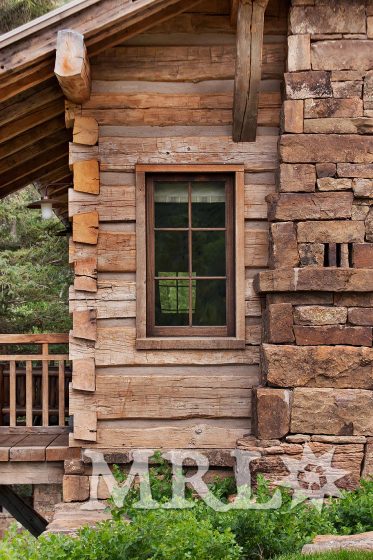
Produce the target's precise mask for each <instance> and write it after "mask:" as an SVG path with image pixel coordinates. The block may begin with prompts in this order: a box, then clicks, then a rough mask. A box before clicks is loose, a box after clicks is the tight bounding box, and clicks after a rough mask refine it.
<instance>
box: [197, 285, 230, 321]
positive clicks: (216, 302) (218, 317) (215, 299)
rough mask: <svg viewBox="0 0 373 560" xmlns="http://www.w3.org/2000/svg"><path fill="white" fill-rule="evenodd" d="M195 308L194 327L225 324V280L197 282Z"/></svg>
mask: <svg viewBox="0 0 373 560" xmlns="http://www.w3.org/2000/svg"><path fill="white" fill-rule="evenodd" d="M196 282H197V287H196V304H195V305H196V308H195V313H194V314H193V324H194V325H196V326H201V327H202V326H218V325H225V324H226V321H227V319H226V306H225V302H226V293H225V292H226V283H225V280H197V281H196Z"/></svg>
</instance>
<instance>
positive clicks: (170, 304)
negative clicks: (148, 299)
mask: <svg viewBox="0 0 373 560" xmlns="http://www.w3.org/2000/svg"><path fill="white" fill-rule="evenodd" d="M172 275H173V276H175V274H174V273H172ZM162 276H167V275H166V274H164V273H162ZM182 276H183V275H182V274H180V277H181V278H182ZM155 324H156V325H157V326H186V325H188V324H189V280H183V279H180V280H179V279H164V280H156V281H155Z"/></svg>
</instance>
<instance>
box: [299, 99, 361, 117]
mask: <svg viewBox="0 0 373 560" xmlns="http://www.w3.org/2000/svg"><path fill="white" fill-rule="evenodd" d="M362 115H363V102H362V100H361V99H360V98H359V97H352V98H351V99H334V98H331V99H306V100H305V101H304V118H305V119H320V118H332V117H333V118H336V117H339V118H345V117H361V116H362Z"/></svg>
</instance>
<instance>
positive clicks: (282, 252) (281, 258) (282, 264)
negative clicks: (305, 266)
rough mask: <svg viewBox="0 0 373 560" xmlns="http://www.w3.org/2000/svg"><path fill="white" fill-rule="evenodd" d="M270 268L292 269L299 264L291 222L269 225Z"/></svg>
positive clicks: (295, 238) (293, 227)
mask: <svg viewBox="0 0 373 560" xmlns="http://www.w3.org/2000/svg"><path fill="white" fill-rule="evenodd" d="M270 247H271V250H270V262H269V265H270V267H271V268H293V267H296V266H298V264H299V255H298V248H297V237H296V233H295V225H294V224H293V223H292V222H283V223H278V224H271V229H270Z"/></svg>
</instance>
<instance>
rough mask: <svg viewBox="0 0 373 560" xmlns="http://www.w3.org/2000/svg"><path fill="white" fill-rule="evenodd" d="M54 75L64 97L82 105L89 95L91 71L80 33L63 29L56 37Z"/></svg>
mask: <svg viewBox="0 0 373 560" xmlns="http://www.w3.org/2000/svg"><path fill="white" fill-rule="evenodd" d="M54 73H55V75H56V77H57V79H58V81H59V84H60V86H61V89H62V91H63V93H64V95H65V97H66V98H67V99H68V100H69V101H72V102H73V103H83V102H84V101H87V100H88V99H89V98H90V95H91V69H90V64H89V59H88V54H87V49H86V46H85V43H84V37H83V35H82V34H81V33H78V32H76V31H73V30H72V29H63V30H61V31H59V32H58V35H57V49H56V62H55V67H54Z"/></svg>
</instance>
